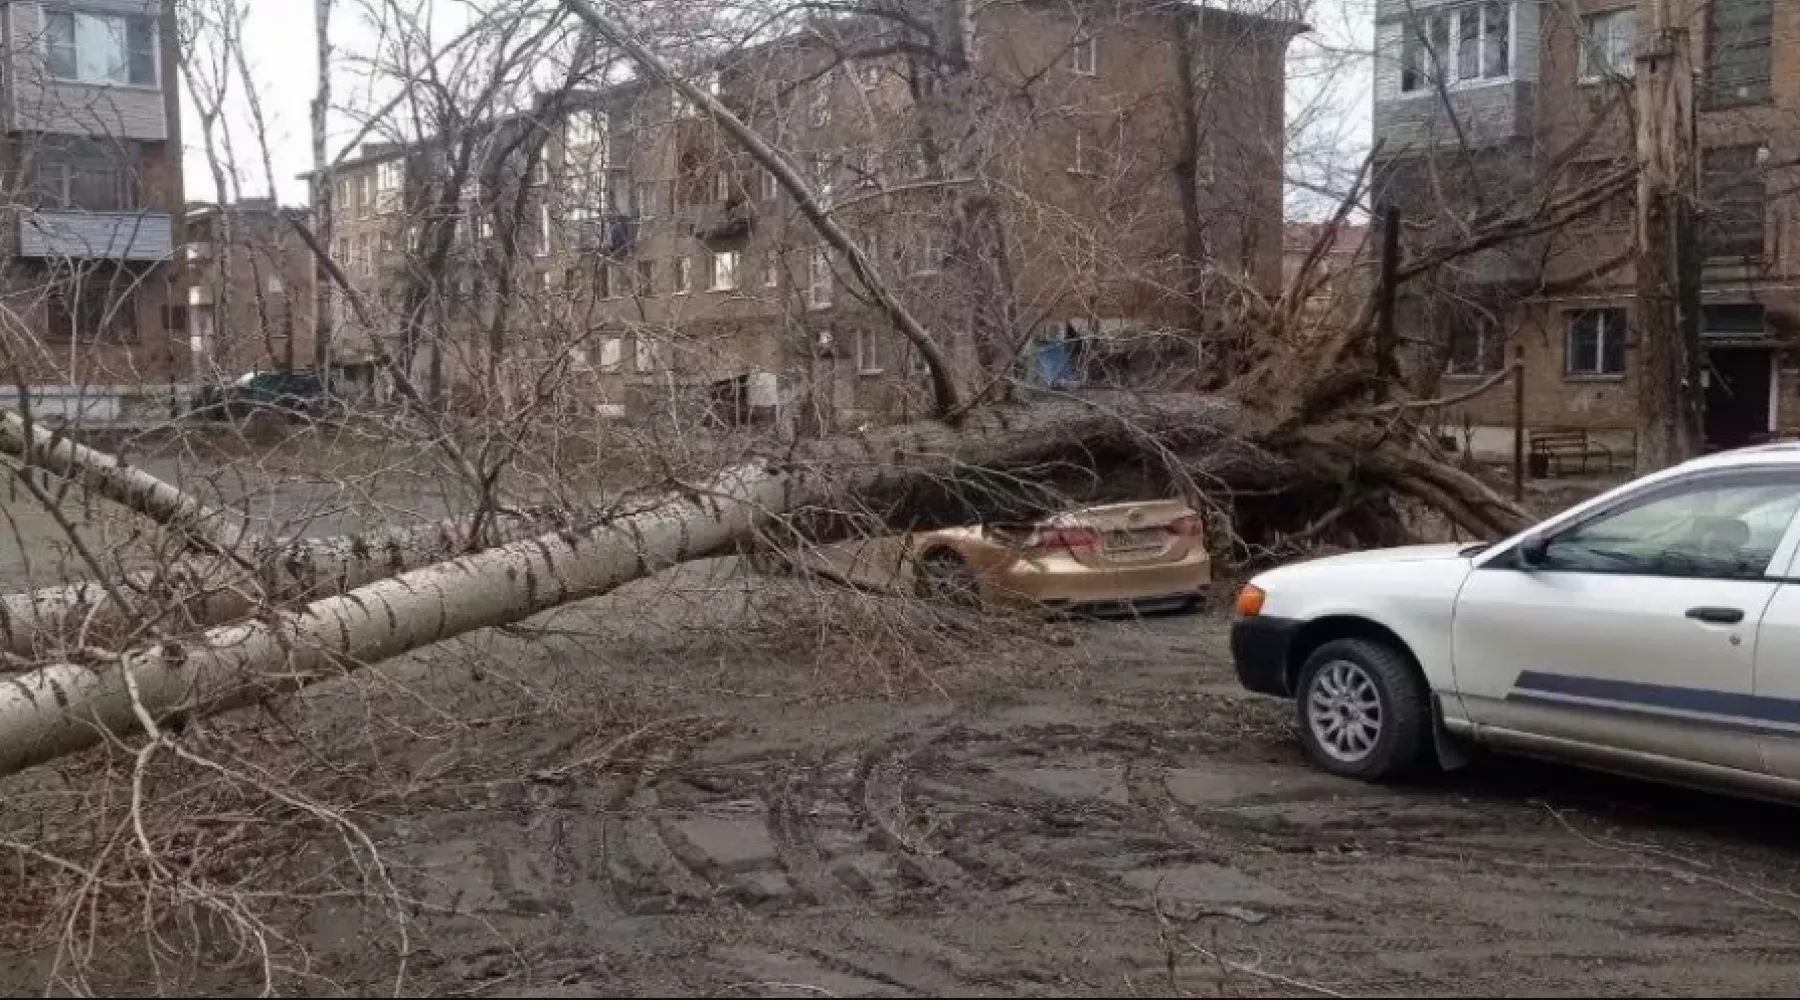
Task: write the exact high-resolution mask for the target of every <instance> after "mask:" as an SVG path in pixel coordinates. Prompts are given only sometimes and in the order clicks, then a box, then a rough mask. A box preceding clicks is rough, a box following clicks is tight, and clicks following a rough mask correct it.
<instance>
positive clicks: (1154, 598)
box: [911, 500, 1212, 612]
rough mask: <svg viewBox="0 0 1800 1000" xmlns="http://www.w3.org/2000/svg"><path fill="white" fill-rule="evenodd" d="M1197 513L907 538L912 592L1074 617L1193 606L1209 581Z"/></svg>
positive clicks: (1095, 510) (1152, 508)
mask: <svg viewBox="0 0 1800 1000" xmlns="http://www.w3.org/2000/svg"><path fill="white" fill-rule="evenodd" d="M1202 528H1203V525H1202V523H1201V520H1200V516H1199V515H1198V514H1196V513H1195V512H1194V511H1193V509H1192V508H1190V507H1188V506H1187V505H1186V504H1184V503H1182V502H1180V501H1179V500H1148V501H1138V502H1134V503H1121V504H1109V505H1107V506H1103V507H1087V508H1083V509H1080V510H1072V511H1067V512H1064V513H1061V514H1056V515H1053V516H1051V517H1047V518H1044V519H1042V520H1039V521H1034V522H1031V523H1028V524H983V525H977V526H974V527H967V528H949V529H945V530H943V531H932V532H926V533H923V534H919V535H915V536H913V538H912V543H911V549H912V562H913V567H914V570H915V573H916V580H917V583H916V586H917V587H918V592H919V594H920V596H922V597H926V598H929V599H933V600H940V601H952V602H962V603H980V604H996V605H1011V606H1017V607H1032V606H1035V607H1043V608H1049V609H1053V610H1081V611H1102V612H1103V611H1131V612H1137V611H1160V610H1173V609H1186V608H1192V607H1194V606H1196V605H1198V604H1199V603H1200V593H1201V591H1202V589H1204V588H1205V587H1206V585H1207V584H1209V583H1211V582H1212V559H1211V557H1210V556H1209V555H1208V554H1207V551H1206V540H1205V537H1204V533H1203V531H1202Z"/></svg>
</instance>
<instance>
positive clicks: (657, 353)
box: [632, 334, 669, 375]
mask: <svg viewBox="0 0 1800 1000" xmlns="http://www.w3.org/2000/svg"><path fill="white" fill-rule="evenodd" d="M633 353H634V354H635V355H636V356H635V357H634V358H633V359H632V361H633V363H634V365H635V366H636V367H637V370H638V374H639V375H648V374H650V373H651V372H659V371H665V370H667V369H668V367H669V359H668V357H667V356H666V352H665V350H664V345H663V343H662V341H660V340H657V339H656V338H655V337H646V336H644V335H643V334H638V337H637V350H636V351H634V352H633Z"/></svg>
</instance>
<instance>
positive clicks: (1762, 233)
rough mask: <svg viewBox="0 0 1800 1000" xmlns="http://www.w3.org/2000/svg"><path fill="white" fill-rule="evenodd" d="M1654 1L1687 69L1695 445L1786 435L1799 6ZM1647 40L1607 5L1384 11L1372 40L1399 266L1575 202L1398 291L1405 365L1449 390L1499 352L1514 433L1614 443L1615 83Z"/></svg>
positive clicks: (1630, 308)
mask: <svg viewBox="0 0 1800 1000" xmlns="http://www.w3.org/2000/svg"><path fill="white" fill-rule="evenodd" d="M1670 2H1671V5H1672V8H1673V15H1674V17H1675V18H1676V19H1678V21H1679V23H1682V24H1684V25H1685V26H1686V27H1687V28H1688V29H1689V38H1690V42H1691V46H1692V47H1691V51H1690V57H1691V60H1692V64H1693V66H1694V67H1695V68H1696V78H1695V103H1696V108H1697V112H1696V114H1697V133H1698V136H1697V137H1698V145H1699V148H1700V152H1699V163H1698V173H1699V178H1698V187H1699V198H1698V209H1699V211H1700V213H1701V224H1700V226H1699V237H1698V239H1699V243H1700V245H1699V246H1698V247H1697V248H1695V252H1697V253H1699V254H1700V255H1701V257H1702V258H1703V261H1704V263H1703V271H1702V293H1701V302H1702V307H1701V316H1700V331H1701V338H1702V345H1703V347H1704V349H1705V354H1706V357H1707V367H1706V372H1705V376H1704V377H1705V398H1706V409H1707V420H1706V423H1707V428H1706V430H1707V440H1708V443H1709V444H1710V445H1712V446H1715V447H1728V446H1732V445H1737V444H1742V443H1746V442H1750V441H1755V440H1760V439H1762V438H1765V437H1767V436H1768V435H1770V434H1775V433H1781V432H1784V431H1794V430H1800V353H1796V351H1797V350H1800V297H1797V294H1796V293H1797V289H1796V278H1800V260H1797V259H1796V251H1795V245H1796V244H1795V240H1796V238H1800V228H1797V223H1800V218H1797V216H1796V211H1795V210H1796V201H1795V198H1794V192H1795V182H1796V180H1800V5H1796V4H1793V3H1786V2H1780V0H1670ZM1646 31H1647V24H1646V22H1645V15H1641V14H1640V12H1639V11H1638V10H1637V9H1636V6H1635V5H1634V4H1632V3H1630V2H1621V0H1573V2H1560V0H1559V2H1556V3H1550V2H1542V0H1480V2H1454V0H1452V2H1445V0H1382V2H1381V3H1380V4H1379V12H1378V21H1377V32H1376V35H1377V50H1378V51H1377V56H1378V58H1377V73H1376V95H1375V135H1376V138H1377V140H1379V141H1380V142H1381V143H1382V145H1381V147H1380V148H1381V151H1382V156H1383V160H1382V162H1381V164H1380V171H1379V176H1380V185H1379V191H1380V195H1381V197H1382V199H1383V200H1384V201H1386V202H1388V203H1391V204H1396V205H1398V206H1400V207H1401V208H1402V210H1403V211H1404V212H1405V213H1406V219H1407V223H1408V230H1407V232H1408V234H1409V248H1408V250H1409V253H1415V254H1416V253H1424V252H1430V251H1431V250H1432V249H1433V248H1441V247H1443V246H1447V245H1449V244H1451V243H1453V242H1454V240H1455V238H1456V235H1457V233H1458V232H1464V233H1466V232H1468V231H1470V227H1471V226H1473V225H1475V224H1478V223H1480V222H1481V221H1487V222H1492V221H1493V220H1495V219H1498V218H1504V217H1507V216H1508V215H1509V214H1510V215H1513V216H1518V215H1520V214H1521V213H1525V212H1529V211H1531V210H1533V207H1534V206H1540V207H1541V206H1544V205H1554V204H1557V203H1558V201H1559V200H1560V201H1561V202H1563V203H1575V204H1579V205H1580V210H1579V211H1569V212H1565V213H1561V215H1562V216H1563V217H1564V218H1563V220H1562V221H1559V222H1558V223H1557V224H1556V225H1554V226H1552V227H1551V228H1550V229H1549V230H1548V231H1547V232H1541V233H1531V234H1530V235H1527V236H1526V237H1524V238H1521V239H1517V240H1513V241H1511V242H1509V243H1508V244H1506V245H1504V246H1501V247H1495V248H1491V249H1488V250H1484V251H1482V252H1480V253H1477V254H1473V255H1470V256H1467V257H1464V258H1461V259H1459V260H1457V261H1455V262H1454V263H1453V264H1451V265H1450V266H1448V267H1446V268H1444V269H1443V271H1442V273H1441V274H1439V275H1437V276H1435V277H1434V278H1433V279H1431V280H1429V281H1426V282H1423V283H1421V284H1420V285H1419V287H1417V288H1408V289H1407V292H1408V294H1407V303H1406V305H1405V307H1404V308H1403V314H1402V318H1403V322H1404V323H1405V324H1406V326H1407V329H1406V330H1405V331H1403V332H1404V333H1406V334H1407V335H1408V337H1409V338H1410V339H1411V340H1413V341H1414V342H1418V343H1424V344H1427V345H1430V349H1429V350H1427V351H1426V352H1424V355H1423V357H1422V360H1421V365H1422V367H1423V368H1425V369H1429V370H1426V371H1423V372H1422V373H1421V374H1423V375H1425V376H1427V377H1435V376H1436V375H1437V374H1438V372H1440V371H1441V372H1442V377H1443V379H1444V380H1445V381H1446V382H1447V383H1448V385H1447V389H1446V391H1454V390H1455V389H1457V388H1462V387H1467V386H1469V385H1471V384H1473V383H1475V382H1478V381H1479V380H1482V379H1485V378H1488V377H1490V376H1491V374H1492V373H1493V372H1495V371H1497V370H1498V369H1499V368H1500V366H1501V365H1503V364H1506V363H1509V362H1511V361H1512V360H1514V359H1515V358H1516V359H1518V360H1521V361H1522V362H1523V364H1524V382H1525V393H1524V400H1525V402H1524V420H1525V422H1526V424H1527V425H1528V426H1529V427H1532V428H1540V429H1562V428H1581V429H1586V430H1589V431H1591V432H1594V433H1598V434H1604V435H1607V436H1610V437H1612V438H1614V439H1616V440H1617V441H1618V442H1619V443H1621V444H1625V445H1631V444H1634V443H1635V442H1634V434H1635V428H1636V425H1637V412H1636V405H1637V397H1636V393H1637V383H1638V379H1639V374H1638V368H1639V361H1638V359H1639V357H1640V353H1641V352H1640V350H1639V341H1638V334H1637V331H1636V328H1635V323H1634V314H1635V311H1636V304H1635V294H1634V287H1635V273H1634V268H1633V267H1632V259H1631V255H1632V252H1633V250H1634V247H1635V229H1634V219H1635V199H1636V188H1635V181H1634V177H1633V169H1634V166H1635V161H1636V152H1635V147H1634V132H1633V128H1634V126H1633V122H1634V120H1635V118H1634V115H1633V102H1634V99H1635V97H1634V95H1635V90H1634V85H1633V84H1634V76H1635V72H1636V61H1635V56H1636V53H1637V51H1638V46H1639V45H1640V43H1641V42H1642V40H1643V37H1644V34H1645V33H1646ZM1609 192H1610V194H1609ZM1589 195H1598V196H1597V197H1588V196H1589ZM1540 218H1541V216H1540ZM1420 232H1429V235H1428V236H1426V237H1423V238H1421V239H1418V240H1414V239H1413V237H1414V235H1415V234H1417V233H1420ZM1513 410H1514V403H1513V400H1512V396H1511V394H1510V393H1495V394H1492V395H1490V396H1488V397H1484V398H1481V399H1478V400H1475V401H1473V402H1471V403H1469V404H1467V405H1466V406H1463V407H1459V408H1457V410H1456V411H1455V412H1453V413H1450V414H1448V415H1447V416H1446V420H1447V421H1448V422H1450V423H1453V424H1459V425H1460V424H1464V423H1466V424H1469V425H1474V426H1478V427H1485V428H1498V427H1500V426H1510V424H1511V423H1512V422H1513V419H1514V414H1513Z"/></svg>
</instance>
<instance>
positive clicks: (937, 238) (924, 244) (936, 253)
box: [913, 229, 944, 274]
mask: <svg viewBox="0 0 1800 1000" xmlns="http://www.w3.org/2000/svg"><path fill="white" fill-rule="evenodd" d="M943 266H944V237H943V235H942V234H940V233H939V232H938V231H937V230H935V229H927V230H925V232H923V233H921V234H920V236H919V259H918V260H916V261H914V262H913V273H914V274H936V273H938V271H939V269H941V268H942V267H943Z"/></svg>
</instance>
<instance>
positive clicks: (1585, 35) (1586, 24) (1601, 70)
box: [1576, 7, 1637, 83]
mask: <svg viewBox="0 0 1800 1000" xmlns="http://www.w3.org/2000/svg"><path fill="white" fill-rule="evenodd" d="M1620 21H1623V22H1624V23H1625V26H1626V32H1625V37H1624V39H1622V40H1621V39H1618V38H1615V37H1614V35H1613V33H1614V32H1615V31H1617V30H1618V24H1619V22H1620ZM1600 25H1605V26H1607V33H1606V36H1605V37H1603V38H1596V37H1595V36H1594V29H1595V28H1596V27H1598V26H1600ZM1621 41H1622V45H1621V46H1620V47H1619V48H1617V49H1615V48H1614V47H1613V46H1614V45H1616V44H1619V43H1620V42H1621ZM1636 42H1637V10H1636V9H1635V8H1632V7H1616V8H1614V9H1612V10H1597V11H1590V12H1588V13H1585V14H1583V15H1581V22H1580V26H1579V27H1578V28H1577V31H1576V45H1577V46H1578V47H1579V52H1577V54H1576V58H1577V66H1578V69H1577V76H1578V79H1580V81H1581V82H1582V83H1600V82H1601V81H1604V80H1610V79H1616V78H1625V79H1629V78H1631V77H1633V76H1635V75H1637V59H1636V55H1635V50H1634V48H1633V47H1634V46H1635V45H1636ZM1621 54H1622V55H1623V57H1624V58H1623V60H1622V64H1619V65H1615V64H1614V61H1613V60H1614V58H1615V57H1617V56H1620V55H1621ZM1598 59H1604V60H1605V65H1601V66H1597V65H1595V63H1596V61H1597V60H1598Z"/></svg>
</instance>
